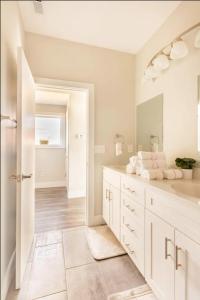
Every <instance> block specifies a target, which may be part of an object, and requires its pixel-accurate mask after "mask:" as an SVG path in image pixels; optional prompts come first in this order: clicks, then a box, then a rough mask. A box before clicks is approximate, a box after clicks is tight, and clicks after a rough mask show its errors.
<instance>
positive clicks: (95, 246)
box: [87, 225, 126, 260]
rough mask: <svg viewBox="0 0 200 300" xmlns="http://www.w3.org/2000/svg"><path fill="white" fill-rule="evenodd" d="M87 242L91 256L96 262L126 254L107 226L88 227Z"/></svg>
mask: <svg viewBox="0 0 200 300" xmlns="http://www.w3.org/2000/svg"><path fill="white" fill-rule="evenodd" d="M87 241H88V245H89V248H90V251H91V253H92V256H93V257H94V258H95V259H96V260H102V259H106V258H110V257H115V256H120V255H123V254H125V253H126V251H125V250H124V249H123V248H122V246H121V245H120V243H119V241H118V240H117V239H116V237H115V236H114V234H113V233H112V231H111V230H110V229H109V228H108V226H107V225H102V226H96V227H89V228H88V230H87Z"/></svg>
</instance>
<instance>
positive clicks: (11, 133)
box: [1, 1, 24, 300]
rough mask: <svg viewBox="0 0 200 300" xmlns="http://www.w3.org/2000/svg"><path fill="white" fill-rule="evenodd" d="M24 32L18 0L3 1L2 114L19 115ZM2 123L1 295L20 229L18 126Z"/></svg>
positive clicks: (5, 288)
mask: <svg viewBox="0 0 200 300" xmlns="http://www.w3.org/2000/svg"><path fill="white" fill-rule="evenodd" d="M23 40H24V33H23V29H22V25H21V20H20V16H19V11H18V6H17V2H16V1H1V114H2V115H8V116H11V117H12V118H15V119H16V102H17V65H16V63H17V47H18V46H22V45H23ZM9 125H10V123H9V122H6V121H3V122H2V123H1V288H2V289H1V299H2V300H3V299H4V297H5V294H6V292H7V288H8V284H9V282H10V279H11V277H10V276H11V274H12V271H14V270H13V267H14V260H13V258H14V257H15V240H16V238H15V230H16V182H15V181H13V180H9V176H10V175H11V174H15V172H16V129H13V128H12V129H11V128H9Z"/></svg>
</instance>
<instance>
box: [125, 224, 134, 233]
mask: <svg viewBox="0 0 200 300" xmlns="http://www.w3.org/2000/svg"><path fill="white" fill-rule="evenodd" d="M125 226H126V227H127V228H128V229H129V230H130V232H134V231H135V230H134V229H132V228H131V226H130V224H125Z"/></svg>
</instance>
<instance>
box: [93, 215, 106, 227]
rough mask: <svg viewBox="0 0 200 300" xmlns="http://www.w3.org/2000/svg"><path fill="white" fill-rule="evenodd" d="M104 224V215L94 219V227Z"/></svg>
mask: <svg viewBox="0 0 200 300" xmlns="http://www.w3.org/2000/svg"><path fill="white" fill-rule="evenodd" d="M103 224H105V221H104V219H103V217H102V215H97V216H94V217H93V220H92V226H97V225H103Z"/></svg>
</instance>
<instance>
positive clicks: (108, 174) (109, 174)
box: [103, 168, 120, 189]
mask: <svg viewBox="0 0 200 300" xmlns="http://www.w3.org/2000/svg"><path fill="white" fill-rule="evenodd" d="M103 178H104V180H106V181H107V182H109V183H110V184H112V185H113V186H114V187H116V188H118V189H120V174H119V173H117V172H115V171H113V170H109V169H107V168H104V170H103Z"/></svg>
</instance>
